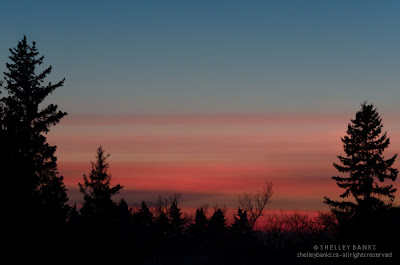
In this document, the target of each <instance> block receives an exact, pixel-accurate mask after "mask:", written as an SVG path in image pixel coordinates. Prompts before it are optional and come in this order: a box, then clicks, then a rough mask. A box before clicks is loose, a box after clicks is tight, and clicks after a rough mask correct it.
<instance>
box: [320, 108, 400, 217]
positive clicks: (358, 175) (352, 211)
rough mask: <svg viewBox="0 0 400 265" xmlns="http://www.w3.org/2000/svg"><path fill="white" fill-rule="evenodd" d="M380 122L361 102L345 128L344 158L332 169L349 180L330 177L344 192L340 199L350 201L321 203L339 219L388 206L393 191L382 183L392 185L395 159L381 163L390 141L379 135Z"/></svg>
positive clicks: (327, 200) (369, 212)
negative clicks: (348, 199)
mask: <svg viewBox="0 0 400 265" xmlns="http://www.w3.org/2000/svg"><path fill="white" fill-rule="evenodd" d="M382 127H383V125H382V119H381V118H380V116H379V114H378V112H377V110H376V108H374V106H373V105H372V104H367V103H366V102H364V103H363V104H362V105H361V110H360V111H358V112H357V113H356V117H355V119H352V120H351V123H350V124H349V125H348V129H347V135H346V136H345V137H343V138H342V142H343V147H344V151H345V153H346V156H341V155H339V156H338V158H339V161H340V163H334V164H333V165H334V167H335V168H336V169H337V170H338V171H339V172H340V173H344V174H346V173H347V174H349V176H334V177H332V179H334V180H335V181H336V182H337V185H338V186H339V187H340V188H342V189H344V190H345V191H344V193H343V194H342V195H340V197H342V198H347V197H350V198H353V201H333V200H331V199H329V198H327V197H325V201H324V202H325V203H326V204H327V205H329V206H330V207H331V209H332V211H333V212H334V213H335V214H336V215H337V217H339V218H349V217H352V216H354V215H368V214H371V213H372V212H374V211H377V210H380V209H384V208H386V207H387V206H390V205H391V203H392V202H393V200H394V193H395V191H396V189H395V188H394V187H393V185H392V184H389V185H388V184H387V183H385V181H388V180H391V181H394V180H396V178H397V174H398V170H397V169H395V168H393V167H392V166H393V163H394V162H395V159H396V156H397V155H394V156H393V157H391V158H389V159H385V157H384V156H383V151H384V150H385V149H387V148H388V146H389V143H390V140H389V137H388V136H387V134H386V132H385V133H382Z"/></svg>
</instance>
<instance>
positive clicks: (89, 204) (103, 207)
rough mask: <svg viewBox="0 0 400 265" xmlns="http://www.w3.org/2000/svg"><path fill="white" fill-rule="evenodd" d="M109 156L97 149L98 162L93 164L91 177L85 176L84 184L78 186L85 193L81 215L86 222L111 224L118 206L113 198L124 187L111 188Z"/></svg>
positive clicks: (100, 148) (101, 149)
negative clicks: (107, 160)
mask: <svg viewBox="0 0 400 265" xmlns="http://www.w3.org/2000/svg"><path fill="white" fill-rule="evenodd" d="M109 156H110V155H109V154H107V155H106V154H105V152H104V150H103V148H102V147H101V146H100V147H99V148H98V149H97V154H96V162H91V163H92V170H91V172H90V174H89V176H86V175H83V183H79V184H78V185H79V189H80V191H81V193H83V200H84V202H83V206H82V209H81V214H82V218H83V220H84V222H89V223H91V224H95V223H99V224H108V225H110V224H111V220H112V214H113V210H114V208H115V206H116V205H115V203H114V201H113V200H112V198H111V197H112V196H113V195H115V194H117V193H118V192H119V191H120V190H121V189H122V188H123V187H122V186H121V185H119V184H117V185H116V186H114V187H110V182H111V175H110V174H109V173H108V168H109V165H108V163H107V162H106V159H107V158H108V157H109Z"/></svg>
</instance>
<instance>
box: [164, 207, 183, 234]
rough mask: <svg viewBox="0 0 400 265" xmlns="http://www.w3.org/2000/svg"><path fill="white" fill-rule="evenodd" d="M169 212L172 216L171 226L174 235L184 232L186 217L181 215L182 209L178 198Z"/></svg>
mask: <svg viewBox="0 0 400 265" xmlns="http://www.w3.org/2000/svg"><path fill="white" fill-rule="evenodd" d="M168 214H169V218H170V226H171V232H172V234H173V235H180V234H182V231H183V225H184V219H183V218H182V217H181V216H182V212H181V209H180V208H179V207H178V202H177V201H176V200H175V201H173V202H172V204H171V207H170V208H169V211H168Z"/></svg>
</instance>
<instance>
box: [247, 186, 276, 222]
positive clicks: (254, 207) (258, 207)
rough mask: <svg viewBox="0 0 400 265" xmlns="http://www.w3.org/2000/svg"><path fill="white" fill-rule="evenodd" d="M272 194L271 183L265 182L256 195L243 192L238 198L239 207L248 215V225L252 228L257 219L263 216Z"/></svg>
mask: <svg viewBox="0 0 400 265" xmlns="http://www.w3.org/2000/svg"><path fill="white" fill-rule="evenodd" d="M272 194H273V192H272V182H269V181H267V180H265V184H264V186H263V187H262V190H261V191H257V192H256V193H247V192H245V193H243V194H242V195H240V196H239V205H240V206H241V207H242V208H243V209H244V210H246V211H247V212H248V213H249V215H250V218H249V224H250V226H251V227H252V228H254V226H255V224H256V223H257V220H258V218H260V217H261V216H262V215H263V214H264V209H265V207H266V206H267V204H268V203H269V202H270V199H271V196H272Z"/></svg>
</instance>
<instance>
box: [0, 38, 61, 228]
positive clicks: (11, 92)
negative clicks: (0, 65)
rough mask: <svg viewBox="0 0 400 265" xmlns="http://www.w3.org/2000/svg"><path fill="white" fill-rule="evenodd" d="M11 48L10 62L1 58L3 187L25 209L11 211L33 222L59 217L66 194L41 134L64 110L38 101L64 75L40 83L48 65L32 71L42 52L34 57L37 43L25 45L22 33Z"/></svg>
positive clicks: (52, 153) (52, 149)
mask: <svg viewBox="0 0 400 265" xmlns="http://www.w3.org/2000/svg"><path fill="white" fill-rule="evenodd" d="M10 52H11V56H10V57H9V59H10V61H11V62H10V63H6V68H7V71H6V72H5V73H4V79H5V83H4V89H5V90H6V92H7V94H6V95H5V96H4V97H3V98H2V99H1V117H0V118H1V134H0V137H1V140H0V142H1V147H2V152H1V153H2V155H1V158H0V161H1V165H0V167H1V168H2V176H3V179H4V180H5V182H6V186H8V187H14V188H13V190H12V191H13V198H15V200H14V201H13V202H14V203H13V206H12V207H14V208H17V207H18V206H19V207H23V208H24V211H21V212H23V215H24V216H21V215H19V214H18V213H17V212H18V211H17V212H14V215H15V216H16V218H24V219H25V220H29V222H30V223H36V224H42V223H43V220H45V222H46V223H47V224H48V223H52V222H56V223H58V222H64V221H65V220H66V217H67V213H68V210H67V209H66V202H67V200H68V197H67V194H66V189H65V186H64V184H63V178H62V177H61V176H60V175H59V173H58V172H57V163H56V162H57V157H56V156H55V151H56V146H52V145H49V144H48V143H47V142H46V136H45V134H47V133H48V132H49V130H50V127H51V126H54V125H56V124H57V123H58V122H59V121H60V120H61V119H62V118H63V117H64V116H65V115H67V113H65V112H61V111H59V110H58V107H57V105H54V104H49V105H47V106H44V107H43V108H42V106H41V105H42V104H43V102H44V100H45V99H46V97H47V96H48V95H49V94H51V93H52V92H53V91H54V90H55V89H56V88H59V87H61V86H63V84H64V79H63V80H61V81H59V82H57V83H55V84H52V83H48V84H47V85H45V84H44V82H45V78H46V77H48V75H49V74H50V73H51V70H52V67H51V66H50V67H48V68H45V69H44V70H43V71H41V72H39V73H38V72H37V67H38V66H39V65H41V64H42V63H43V59H44V56H39V53H38V51H37V49H36V43H35V42H33V43H32V45H30V44H28V42H27V39H26V37H25V36H24V37H23V39H22V40H21V41H19V42H18V44H17V47H16V48H12V49H10ZM18 216H19V217H18Z"/></svg>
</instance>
